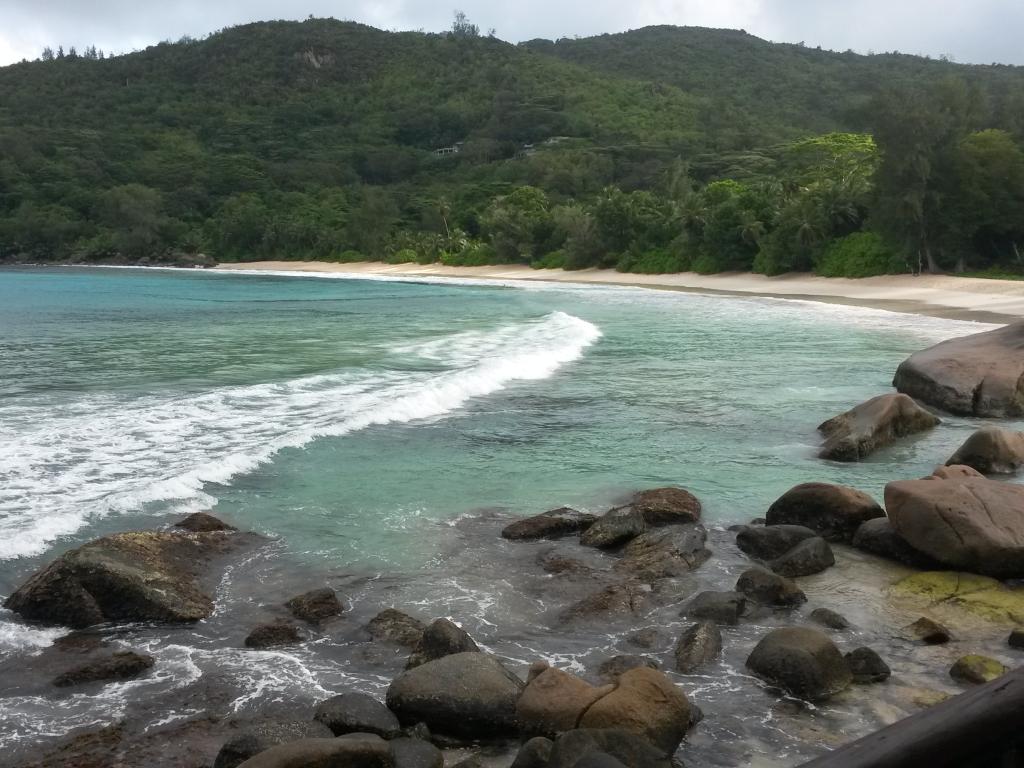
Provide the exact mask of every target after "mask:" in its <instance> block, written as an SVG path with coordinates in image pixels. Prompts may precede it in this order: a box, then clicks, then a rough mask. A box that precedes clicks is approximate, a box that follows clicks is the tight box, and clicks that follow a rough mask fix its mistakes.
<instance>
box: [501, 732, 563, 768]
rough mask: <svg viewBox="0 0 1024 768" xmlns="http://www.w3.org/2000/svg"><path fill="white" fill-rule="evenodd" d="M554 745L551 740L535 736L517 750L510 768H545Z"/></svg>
mask: <svg viewBox="0 0 1024 768" xmlns="http://www.w3.org/2000/svg"><path fill="white" fill-rule="evenodd" d="M554 746H555V744H554V742H553V741H551V739H546V738H544V737H543V736H536V737H534V738H532V739H530V740H529V741H528V742H526V743H525V744H523V746H521V747H520V748H519V752H518V754H516V759H515V760H513V761H512V765H511V768H547V764H548V760H550V759H551V750H552V749H553V748H554Z"/></svg>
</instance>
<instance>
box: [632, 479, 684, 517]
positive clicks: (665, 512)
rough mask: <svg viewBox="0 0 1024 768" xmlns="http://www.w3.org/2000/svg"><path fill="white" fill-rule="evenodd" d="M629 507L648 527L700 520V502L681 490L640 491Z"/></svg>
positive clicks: (655, 489) (656, 489) (657, 489)
mask: <svg viewBox="0 0 1024 768" xmlns="http://www.w3.org/2000/svg"><path fill="white" fill-rule="evenodd" d="M630 506H631V507H632V508H633V509H635V510H636V511H637V512H639V513H640V515H641V517H643V519H644V520H645V521H646V522H647V524H648V525H670V524H678V523H696V522H697V521H698V520H700V513H701V504H700V500H699V499H698V498H697V497H696V496H694V495H693V494H692V493H690V492H689V491H687V490H685V489H683V488H671V487H670V488H654V489H652V490H649V491H640V493H638V494H636V495H635V496H634V497H633V500H632V501H631V502H630Z"/></svg>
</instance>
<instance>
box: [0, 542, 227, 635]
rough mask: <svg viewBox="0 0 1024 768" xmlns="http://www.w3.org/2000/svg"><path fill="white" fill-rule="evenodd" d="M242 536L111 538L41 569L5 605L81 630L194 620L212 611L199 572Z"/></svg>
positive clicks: (31, 617) (35, 618) (29, 616)
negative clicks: (108, 624) (110, 624)
mask: <svg viewBox="0 0 1024 768" xmlns="http://www.w3.org/2000/svg"><path fill="white" fill-rule="evenodd" d="M241 540H242V539H241V538H240V535H239V534H233V533H226V532H223V531H214V532H211V533H186V532H180V533H178V532H164V531H159V532H154V531H133V532H129V533H118V534H114V535H113V536H105V537H103V538H101V539H97V540H95V541H91V542H89V543H88V544H85V545H83V546H81V547H78V548H77V549H73V550H71V551H69V552H65V553H64V554H63V555H61V556H60V557H59V558H57V559H56V560H54V561H53V562H52V563H50V564H49V565H47V566H46V567H45V568H43V569H42V570H40V571H38V572H36V573H35V574H34V575H33V576H31V577H30V578H29V579H28V581H26V582H25V583H24V584H22V585H21V586H20V587H19V588H18V589H16V590H15V591H14V593H13V594H12V595H11V596H10V597H8V598H7V600H6V601H5V602H4V607H5V608H9V609H10V610H12V611H14V612H15V613H18V614H20V615H21V616H22V617H23V618H25V619H28V620H29V621H39V622H43V623H47V624H59V625H62V626H66V627H73V628H76V629H79V628H82V627H88V626H91V625H93V624H100V623H103V622H136V621H157V622H194V621H199V620H200V619H203V618H206V617H207V616H209V615H210V614H211V613H212V612H213V599H212V598H211V597H210V595H209V594H207V593H206V592H205V591H204V590H202V589H201V588H200V586H199V584H198V577H199V576H200V575H201V574H203V572H204V571H205V570H206V568H207V566H208V564H209V561H210V560H211V558H213V557H214V556H215V555H219V554H223V553H225V552H227V551H229V550H230V549H231V548H232V547H233V546H236V545H237V543H238V542H240V541H241Z"/></svg>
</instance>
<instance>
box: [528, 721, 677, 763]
mask: <svg viewBox="0 0 1024 768" xmlns="http://www.w3.org/2000/svg"><path fill="white" fill-rule="evenodd" d="M593 753H604V754H608V755H611V756H612V757H614V758H615V759H617V760H619V761H620V762H622V763H623V764H624V765H628V766H630V768H672V760H671V757H670V756H668V755H666V754H664V753H663V752H662V751H661V750H659V749H657V748H656V747H654V746H653V745H652V744H651V743H650V742H649V741H647V740H646V739H644V738H643V737H641V736H638V735H636V734H635V733H633V732H632V731H627V730H624V729H622V728H608V729H596V728H577V729H575V730H572V731H565V732H564V733H562V734H559V736H558V738H557V739H555V742H554V745H553V747H552V749H551V756H550V758H549V760H548V766H547V768H575V766H576V764H577V763H579V762H580V760H582V759H583V758H584V757H586V756H587V755H590V754H593ZM517 768H518V766H517Z"/></svg>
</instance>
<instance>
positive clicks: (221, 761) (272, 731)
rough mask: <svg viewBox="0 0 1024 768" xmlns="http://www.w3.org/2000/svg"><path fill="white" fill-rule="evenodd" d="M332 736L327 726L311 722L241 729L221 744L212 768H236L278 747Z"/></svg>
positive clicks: (281, 723) (271, 723)
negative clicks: (261, 753)
mask: <svg viewBox="0 0 1024 768" xmlns="http://www.w3.org/2000/svg"><path fill="white" fill-rule="evenodd" d="M333 737H334V734H333V733H331V729H330V728H328V727H327V726H326V725H323V724H322V723H317V722H313V721H310V720H305V721H295V722H268V723H259V724H257V725H252V726H249V727H248V728H245V729H243V730H242V731H240V732H239V733H237V734H236V735H234V736H232V737H231V738H230V739H228V740H227V741H226V742H224V746H222V747H221V748H220V752H218V753H217V757H216V759H215V760H214V761H213V768H238V766H239V765H241V764H242V763H244V762H245V761H246V760H248V759H249V758H250V757H253V756H254V755H258V754H259V753H260V752H266V751H267V750H268V749H270V748H271V747H276V746H277V745H278V744H287V743H288V742H290V741H300V740H302V739H330V738H333Z"/></svg>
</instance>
